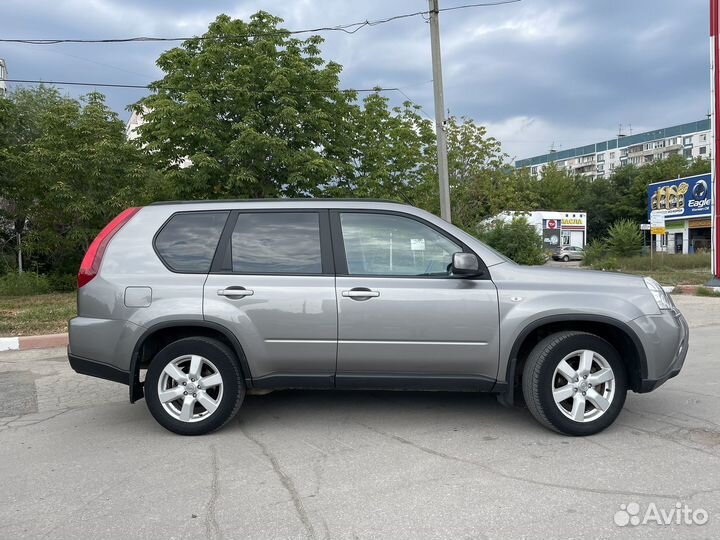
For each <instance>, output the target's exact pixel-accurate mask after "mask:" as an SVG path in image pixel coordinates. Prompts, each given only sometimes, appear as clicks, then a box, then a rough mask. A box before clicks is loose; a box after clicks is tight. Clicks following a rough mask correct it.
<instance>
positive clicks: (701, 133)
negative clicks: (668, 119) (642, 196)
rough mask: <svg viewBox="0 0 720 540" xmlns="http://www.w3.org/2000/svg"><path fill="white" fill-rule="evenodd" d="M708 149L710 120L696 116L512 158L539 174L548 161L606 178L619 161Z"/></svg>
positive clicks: (700, 154)
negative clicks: (542, 152)
mask: <svg viewBox="0 0 720 540" xmlns="http://www.w3.org/2000/svg"><path fill="white" fill-rule="evenodd" d="M710 152H711V142H710V120H709V119H707V120H699V121H697V122H690V123H688V124H680V125H678V126H671V127H667V128H663V129H656V130H653V131H646V132H644V133H637V134H634V135H624V136H623V135H618V136H617V137H616V138H614V139H610V140H607V141H603V142H599V143H595V144H589V145H586V146H579V147H577V148H569V149H567V150H558V151H551V152H548V153H547V154H543V155H540V156H535V157H531V158H527V159H519V160H517V161H516V162H515V167H517V168H527V169H529V170H530V174H531V175H532V176H535V177H538V178H539V177H541V176H542V171H543V169H544V168H545V167H547V166H548V165H549V164H550V163H555V165H556V166H557V167H558V168H560V169H562V170H567V171H571V172H573V173H576V174H580V175H582V176H587V177H590V178H592V179H595V178H607V177H609V176H610V175H611V174H612V172H613V170H614V169H615V168H617V167H621V166H623V165H628V164H633V165H644V164H646V163H651V162H652V161H655V160H658V159H665V158H667V157H669V156H671V155H673V154H679V155H681V156H683V157H685V158H687V159H695V158H706V159H707V158H709V157H710Z"/></svg>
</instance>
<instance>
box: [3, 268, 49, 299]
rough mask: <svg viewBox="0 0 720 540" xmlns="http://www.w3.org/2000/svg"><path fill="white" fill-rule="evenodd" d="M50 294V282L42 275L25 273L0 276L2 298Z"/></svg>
mask: <svg viewBox="0 0 720 540" xmlns="http://www.w3.org/2000/svg"><path fill="white" fill-rule="evenodd" d="M49 292H50V282H49V280H48V279H47V278H46V277H45V276H41V275H40V274H35V273H33V272H24V273H22V274H14V273H13V274H5V275H4V276H0V296H29V295H33V294H46V293H49Z"/></svg>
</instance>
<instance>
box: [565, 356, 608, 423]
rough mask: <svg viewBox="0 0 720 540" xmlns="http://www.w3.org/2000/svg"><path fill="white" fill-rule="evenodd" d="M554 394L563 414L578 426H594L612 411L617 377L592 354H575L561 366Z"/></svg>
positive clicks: (567, 358)
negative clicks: (582, 424) (609, 410)
mask: <svg viewBox="0 0 720 540" xmlns="http://www.w3.org/2000/svg"><path fill="white" fill-rule="evenodd" d="M552 394H553V400H554V401H555V405H557V407H558V409H560V412H562V413H563V414H564V415H565V416H566V417H568V418H570V419H571V420H574V421H575V422H592V421H593V420H597V419H598V418H600V417H601V416H602V415H603V414H605V412H606V411H607V410H608V409H609V408H610V405H611V404H612V402H613V399H614V397H615V373H614V372H613V370H612V368H611V367H610V364H609V362H608V361H607V360H606V359H605V358H604V357H603V356H602V355H600V354H598V353H597V352H595V351H592V350H588V349H585V350H578V351H574V352H572V353H570V354H568V355H567V356H565V358H563V359H562V360H560V362H559V363H558V365H557V367H556V368H555V372H554V374H553V378H552Z"/></svg>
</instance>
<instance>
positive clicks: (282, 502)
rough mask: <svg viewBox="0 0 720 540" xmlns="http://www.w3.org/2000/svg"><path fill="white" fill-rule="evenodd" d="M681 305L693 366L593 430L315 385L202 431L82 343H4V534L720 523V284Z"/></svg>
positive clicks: (274, 534) (348, 534) (355, 533)
mask: <svg viewBox="0 0 720 540" xmlns="http://www.w3.org/2000/svg"><path fill="white" fill-rule="evenodd" d="M677 304H678V305H679V306H680V307H681V309H682V310H683V312H684V313H685V314H686V316H687V317H688V319H689V321H690V325H691V328H692V330H691V345H690V352H689V356H688V359H687V363H686V366H685V369H684V370H683V372H682V373H681V374H680V376H678V377H677V378H675V379H673V380H671V381H670V382H668V383H667V384H666V385H665V386H663V387H662V388H661V389H659V390H658V391H656V392H654V393H652V394H646V395H637V394H630V395H629V396H628V400H627V403H626V406H625V409H624V411H623V412H622V414H621V415H620V417H619V419H618V421H617V422H616V423H615V425H613V426H612V427H611V428H610V429H608V430H607V431H605V432H603V433H601V434H599V435H596V436H594V437H589V438H577V439H573V438H567V437H563V436H560V435H556V434H554V433H551V432H550V431H547V430H545V429H544V428H542V427H541V426H540V425H539V424H537V423H536V422H535V421H534V420H533V419H532V417H531V416H530V414H529V413H528V412H527V410H524V409H521V408H516V409H513V410H508V409H504V408H502V407H500V406H499V405H498V404H497V403H496V401H495V399H494V398H492V397H490V396H483V395H474V394H447V393H396V392H299V391H292V392H276V393H272V394H269V395H266V396H251V397H248V399H247V400H246V402H245V404H244V405H243V408H242V409H241V411H240V414H239V415H238V417H237V419H236V420H235V421H233V422H232V423H231V424H230V425H228V426H227V427H226V428H225V429H223V430H222V431H221V432H219V433H216V434H213V435H210V436H205V437H200V438H183V437H179V436H176V435H173V434H171V433H169V432H166V431H164V430H163V429H162V428H161V427H159V426H158V425H157V424H156V423H155V422H154V421H153V419H152V418H151V417H150V415H149V413H148V412H147V409H146V407H145V404H144V402H139V403H136V404H135V405H130V404H129V403H127V388H126V387H124V386H121V385H117V384H114V383H109V382H104V381H99V380H94V379H91V378H89V377H84V376H81V375H76V374H75V373H73V372H72V371H71V370H70V368H69V366H68V364H67V362H66V360H65V358H64V356H63V353H64V351H62V350H57V349H55V350H46V351H28V352H13V353H2V354H0V373H2V375H1V376H0V388H1V389H2V392H0V396H2V399H1V400H0V524H2V528H1V529H0V538H27V537H32V538H40V537H50V538H136V537H137V538H153V539H161V538H203V537H206V538H262V539H271V538H392V539H402V538H610V537H632V538H713V537H714V538H718V537H720V355H719V354H718V349H719V348H720V300H718V299H704V298H697V297H682V296H681V297H678V298H677ZM633 503H635V504H636V505H638V506H637V507H636V506H635V505H633ZM621 505H630V506H626V507H627V509H628V510H632V511H635V510H636V509H639V514H638V515H637V516H635V517H639V518H643V517H644V515H645V512H646V511H647V509H648V507H651V505H654V508H655V509H656V510H657V512H658V514H656V515H658V519H660V520H661V519H663V518H662V517H661V516H659V513H660V512H661V511H662V512H665V514H666V515H667V513H668V512H671V511H673V510H676V509H677V505H680V507H681V510H683V509H684V508H685V506H684V505H687V507H688V508H689V509H690V510H691V511H696V512H700V511H705V512H706V513H707V515H706V516H705V517H706V518H707V523H705V524H704V525H699V524H697V523H695V524H685V523H682V522H681V523H680V524H678V523H675V517H674V516H675V515H677V514H674V515H673V516H671V517H670V519H671V520H672V521H673V524H670V525H664V524H661V525H659V524H657V523H646V524H642V523H641V524H639V525H637V526H634V525H632V524H628V525H626V526H624V527H623V526H619V525H617V524H616V523H615V518H617V520H618V521H619V522H620V523H624V522H625V523H626V522H627V521H628V520H629V519H630V518H631V516H630V515H629V514H627V513H624V512H621ZM618 512H620V513H619V514H618ZM616 514H617V516H616ZM696 515H697V517H698V519H699V520H700V521H701V520H702V518H703V514H702V512H700V513H697V514H696ZM681 521H682V520H681Z"/></svg>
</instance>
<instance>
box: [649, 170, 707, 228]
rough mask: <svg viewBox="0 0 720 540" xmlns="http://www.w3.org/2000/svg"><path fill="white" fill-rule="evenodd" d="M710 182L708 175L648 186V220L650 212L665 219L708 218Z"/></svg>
mask: <svg viewBox="0 0 720 540" xmlns="http://www.w3.org/2000/svg"><path fill="white" fill-rule="evenodd" d="M711 198H712V181H711V175H710V174H701V175H698V176H689V177H687V178H678V179H677V180H666V181H665V182H658V183H656V184H650V185H649V186H648V218H649V217H650V215H651V213H652V212H656V213H657V214H664V216H665V219H682V218H692V217H702V216H709V215H710V212H711V207H712V205H711Z"/></svg>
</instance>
